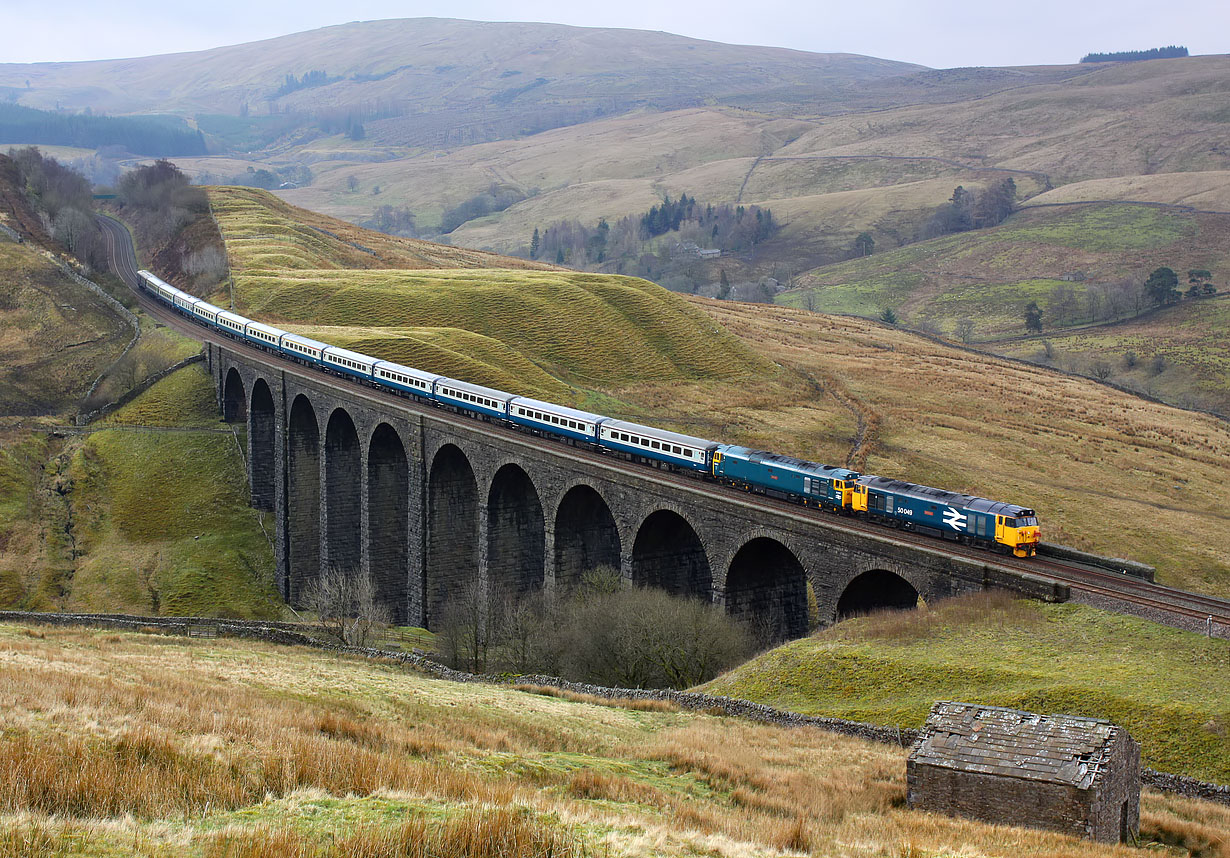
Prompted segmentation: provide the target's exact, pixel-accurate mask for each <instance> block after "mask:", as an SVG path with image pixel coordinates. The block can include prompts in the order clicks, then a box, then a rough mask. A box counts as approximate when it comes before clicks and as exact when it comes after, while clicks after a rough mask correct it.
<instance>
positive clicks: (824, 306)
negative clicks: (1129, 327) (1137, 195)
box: [776, 204, 1230, 342]
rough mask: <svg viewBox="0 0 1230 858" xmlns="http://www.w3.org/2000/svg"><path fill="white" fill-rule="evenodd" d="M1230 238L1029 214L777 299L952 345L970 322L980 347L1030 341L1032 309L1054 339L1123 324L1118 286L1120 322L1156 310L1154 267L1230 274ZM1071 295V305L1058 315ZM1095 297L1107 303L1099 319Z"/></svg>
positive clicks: (1109, 211) (1091, 211)
mask: <svg viewBox="0 0 1230 858" xmlns="http://www.w3.org/2000/svg"><path fill="white" fill-rule="evenodd" d="M1228 230H1230V217H1227V216H1221V215H1192V214H1184V213H1180V212H1177V211H1167V210H1163V209H1157V208H1145V207H1141V206H1131V205H1115V204H1105V205H1102V204H1089V205H1084V206H1075V207H1071V208H1061V209H1041V208H1038V209H1029V208H1027V209H1025V210H1023V211H1021V212H1018V213H1017V214H1015V215H1012V216H1011V217H1010V218H1009V219H1008V220H1007V221H1005V222H1004V223H1003V224H1001V225H999V226H997V227H992V228H989V229H983V230H976V231H973V232H966V233H959V234H956V235H948V236H944V237H941V238H936V239H932V240H930V241H924V242H920V243H917V244H911V245H907V246H905V247H900V248H893V249H887V250H883V251H881V252H876V253H873V254H872V255H870V256H867V257H862V258H858V259H853V260H850V261H848V262H843V263H839V264H836V265H829V266H826V267H823V268H818V269H815V270H813V271H811V272H809V273H808V274H806V275H804V277H803V278H802V282H801V284H800V285H799V286H798V287H797V288H795V289H792V290H790V291H787V292H784V293H782V294H781V295H779V296H778V297H777V299H776V300H777V301H778V303H781V304H785V305H787V306H791V307H799V308H804V309H808V310H814V311H817V312H829V313H851V314H854V315H861V316H868V317H876V316H878V315H879V314H880V312H881V311H882V310H883V309H885V308H891V309H893V310H894V311H895V312H896V314H897V316H898V318H899V319H900V321H901V323H902V324H905V325H907V326H912V327H921V328H924V329H929V330H935V331H939V332H941V333H943V334H945V335H947V336H949V337H955V331H956V325H957V322H958V321H960V320H962V319H969V320H971V321H972V322H973V323H974V333H973V339H974V340H975V341H977V342H988V341H995V340H998V339H1003V338H1005V337H1010V336H1014V335H1019V334H1022V333H1024V332H1025V325H1024V311H1025V307H1026V305H1028V304H1029V302H1030V301H1034V302H1037V304H1038V305H1039V307H1040V308H1041V309H1042V310H1043V311H1044V328H1045V330H1047V331H1050V330H1052V329H1055V330H1059V329H1062V328H1065V327H1071V326H1074V325H1083V324H1088V323H1089V322H1090V321H1094V320H1097V321H1100V320H1104V319H1108V318H1115V314H1114V313H1112V312H1111V308H1110V306H1109V298H1107V297H1101V295H1102V293H1103V292H1104V291H1105V290H1107V289H1110V288H1112V287H1113V288H1115V289H1127V290H1128V291H1127V292H1125V293H1124V296H1123V298H1122V299H1120V300H1121V304H1122V306H1121V307H1118V308H1117V313H1118V316H1119V317H1122V316H1126V315H1131V314H1134V313H1138V312H1140V311H1141V310H1142V309H1143V308H1145V307H1147V306H1148V303H1147V302H1145V303H1144V304H1143V305H1142V304H1141V303H1140V302H1139V301H1138V300H1136V294H1137V293H1138V292H1139V287H1140V284H1143V282H1144V279H1145V276H1146V275H1147V274H1148V272H1149V271H1151V270H1153V269H1154V268H1158V267H1161V266H1163V265H1166V266H1169V267H1171V268H1173V269H1174V270H1175V271H1179V272H1183V271H1186V270H1187V269H1189V268H1209V269H1212V270H1215V271H1221V270H1224V267H1225V266H1226V265H1227V264H1230V254H1228V253H1227V251H1226V249H1225V248H1226V246H1225V237H1226V235H1227V231H1228ZM1065 277H1067V278H1069V279H1067V280H1065V279H1063V278H1065ZM1122 284H1127V286H1124V285H1122ZM1132 290H1135V291H1132ZM1065 292H1066V293H1067V294H1068V295H1069V299H1068V300H1069V302H1070V303H1069V304H1068V306H1067V307H1066V308H1061V307H1060V302H1061V298H1062V296H1063V295H1064V293H1065ZM1091 292H1097V293H1099V295H1098V297H1096V298H1094V299H1093V300H1095V301H1096V302H1097V304H1096V308H1095V310H1092V311H1091V310H1090V301H1091V298H1090V297H1089V296H1090V293H1091ZM1128 293H1130V294H1128ZM1094 313H1096V314H1097V315H1096V317H1095V315H1094Z"/></svg>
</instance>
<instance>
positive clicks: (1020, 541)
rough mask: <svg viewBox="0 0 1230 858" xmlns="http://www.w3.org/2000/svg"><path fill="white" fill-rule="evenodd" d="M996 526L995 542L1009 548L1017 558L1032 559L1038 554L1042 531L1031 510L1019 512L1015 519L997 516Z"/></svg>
mask: <svg viewBox="0 0 1230 858" xmlns="http://www.w3.org/2000/svg"><path fill="white" fill-rule="evenodd" d="M1001 522H1002V523H1001ZM996 525H997V526H996V528H995V530H996V533H995V541H996V542H998V543H1000V544H1001V545H1006V546H1008V547H1009V548H1011V549H1012V553H1013V554H1014V555H1016V556H1017V557H1033V556H1034V555H1035V554H1037V553H1038V543H1039V542H1040V541H1041V539H1042V529H1041V528H1040V527H1038V517H1037V516H1036V515H1034V511H1033V510H1032V509H1025V510H1021V511H1020V512H1019V513H1017V514H1016V516H1015V517H1011V516H998V517H997V521H996Z"/></svg>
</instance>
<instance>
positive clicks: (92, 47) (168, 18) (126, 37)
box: [0, 0, 1230, 68]
mask: <svg viewBox="0 0 1230 858" xmlns="http://www.w3.org/2000/svg"><path fill="white" fill-rule="evenodd" d="M415 17H441V18H468V19H471V20H479V21H547V22H551V23H558V24H574V25H577V26H586V27H626V28H631V29H640V30H666V31H668V32H671V33H678V34H680V35H684V36H692V37H694V38H699V39H712V40H714V41H719V42H731V43H737V44H755V45H775V46H780V47H787V48H797V49H800V50H805V51H819V52H828V51H839V52H846V53H856V54H868V55H871V56H877V57H884V58H886V59H892V60H904V61H907V62H915V63H921V64H923V65H928V66H934V67H937V68H950V67H954V66H973V65H988V66H997V65H999V66H1002V65H1041V64H1050V63H1072V62H1076V61H1077V60H1079V59H1080V58H1081V57H1082V56H1083V55H1084V54H1086V53H1088V52H1090V51H1116V50H1134V49H1142V48H1151V47H1160V46H1163V45H1170V44H1177V45H1186V46H1187V47H1188V49H1189V50H1190V51H1191V52H1192V53H1193V54H1217V53H1230V2H1227V0H1167V2H1157V0H1147V2H1146V0H1033V2H1016V3H1011V4H1004V3H1000V2H996V0H980V2H972V0H873V2H865V0H864V2H858V0H841V2H836V0H801V2H787V0H738V2H734V0H675V2H669V0H666V2H664V0H597V2H593V3H586V2H584V0H581V2H578V0H523V2H494V0H449V2H441V0H401V2H392V0H342V2H338V0H327V2H326V0H209V2H202V3H199V4H187V3H180V2H176V0H109V2H103V0H58V2H37V0H0V21H2V22H3V25H4V29H5V30H6V31H7V35H8V38H6V39H5V43H6V44H5V51H4V52H3V53H0V62H43V61H64V60H88V59H105V58H114V57H132V56H147V55H150V54H163V53H174V52H178V51H191V50H200V49H204V48H212V47H218V46H221V45H233V44H239V43H242V42H251V41H256V40H258V39H265V38H270V37H272V36H280V35H284V34H287V33H295V32H300V31H302V30H312V29H316V28H318V27H325V26H329V25H330V24H341V23H345V22H347V21H353V20H375V19H380V18H415Z"/></svg>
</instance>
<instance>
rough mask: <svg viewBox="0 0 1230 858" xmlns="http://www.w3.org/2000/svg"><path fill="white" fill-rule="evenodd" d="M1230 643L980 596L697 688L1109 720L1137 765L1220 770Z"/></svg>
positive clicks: (834, 633) (917, 715) (770, 659)
mask: <svg viewBox="0 0 1230 858" xmlns="http://www.w3.org/2000/svg"><path fill="white" fill-rule="evenodd" d="M1227 664H1230V642H1227V641H1224V640H1219V639H1209V638H1205V637H1203V636H1202V635H1198V634H1193V633H1189V632H1181V631H1177V630H1175V629H1171V628H1166V627H1164V626H1159V625H1156V624H1153V623H1149V622H1146V621H1144V620H1138V619H1135V618H1133V617H1124V616H1119V615H1116V614H1109V613H1105V612H1102V611H1097V610H1094V609H1093V608H1087V607H1084V606H1082V605H1075V604H1067V605H1045V604H1041V603H1038V602H1028V601H1014V600H1011V599H1009V598H1008V597H1007V596H1002V595H980V596H976V597H966V598H962V599H955V600H950V601H947V602H943V603H940V604H939V605H937V606H934V607H927V608H926V609H924V610H922V611H920V612H918V613H916V614H895V615H890V614H880V615H875V616H870V617H861V618H857V619H852V620H847V621H845V622H842V623H839V624H838V625H836V626H834V627H832V628H830V629H827V630H825V631H823V632H820V633H818V634H817V635H815V636H813V637H810V638H804V639H802V640H798V641H794V642H792V643H789V644H786V645H785V646H782V647H779V648H778V649H775V650H773V651H771V652H768V653H766V654H764V655H762V656H760V657H759V658H757V659H754V660H753V661H750V662H748V663H746V664H744V665H741V666H740V667H738V668H735V669H734V670H733V671H731V672H730V673H728V674H726V675H724V676H721V677H719V678H718V679H716V680H714V681H713V682H711V683H709V684H708V685H707V686H705V689H704V690H706V691H709V692H711V693H714V694H728V695H731V696H733V697H742V698H746V699H749V700H756V701H758V702H761V703H768V704H770V705H772V706H780V707H783V708H787V709H793V710H795V711H799V712H809V713H816V714H824V715H829V716H836V717H841V718H851V719H855V720H860V721H870V722H872V723H877V724H890V725H897V726H901V727H918V726H921V725H922V723H923V721H925V720H926V716H927V712H928V711H929V710H930V708H931V705H932V703H934V702H935V701H936V700H970V701H975V702H978V703H985V704H988V705H994V706H1011V707H1015V708H1019V709H1027V710H1030V711H1035V712H1064V713H1068V714H1072V715H1088V716H1092V717H1098V718H1108V719H1110V720H1111V721H1113V722H1114V723H1116V724H1121V725H1123V726H1124V727H1126V728H1127V729H1128V731H1129V732H1130V733H1131V734H1132V737H1133V738H1134V739H1136V740H1137V741H1138V742H1140V743H1141V756H1142V759H1143V762H1144V764H1145V765H1147V766H1152V767H1154V768H1157V769H1161V770H1162V771H1169V772H1179V773H1184V774H1188V775H1191V776H1194V777H1198V778H1203V779H1206V780H1213V781H1217V782H1219V783H1226V782H1228V781H1230V706H1228V705H1227V703H1228V701H1230V686H1228V685H1227V682H1228V681H1230V674H1227V671H1226V665H1227Z"/></svg>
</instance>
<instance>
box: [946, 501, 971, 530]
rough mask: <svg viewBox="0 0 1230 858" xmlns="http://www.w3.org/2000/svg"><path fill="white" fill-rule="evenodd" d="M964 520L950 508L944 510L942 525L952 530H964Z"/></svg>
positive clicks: (962, 516) (964, 518) (963, 517)
mask: <svg viewBox="0 0 1230 858" xmlns="http://www.w3.org/2000/svg"><path fill="white" fill-rule="evenodd" d="M965 520H966V517H965V516H964V515H962V514H961V513H959V512H957V511H956V510H955V509H953V508H952V507H948V509H946V510H944V524H946V525H948V526H949V527H951V528H952V529H953V530H965Z"/></svg>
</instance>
